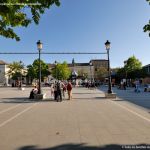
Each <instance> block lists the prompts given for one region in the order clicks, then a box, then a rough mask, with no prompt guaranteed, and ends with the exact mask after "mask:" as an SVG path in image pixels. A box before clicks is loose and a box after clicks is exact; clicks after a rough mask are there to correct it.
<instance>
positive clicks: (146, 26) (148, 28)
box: [143, 0, 150, 36]
mask: <svg viewBox="0 0 150 150" xmlns="http://www.w3.org/2000/svg"><path fill="white" fill-rule="evenodd" d="M146 1H147V2H148V3H149V5H150V0H146ZM143 30H144V32H148V33H149V36H150V21H149V22H148V24H146V25H145V26H144V27H143Z"/></svg>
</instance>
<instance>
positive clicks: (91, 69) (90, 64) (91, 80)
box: [90, 61, 92, 85]
mask: <svg viewBox="0 0 150 150" xmlns="http://www.w3.org/2000/svg"><path fill="white" fill-rule="evenodd" d="M90 76H91V85H92V62H91V61H90Z"/></svg>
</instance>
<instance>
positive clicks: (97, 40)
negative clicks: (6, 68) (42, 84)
mask: <svg viewBox="0 0 150 150" xmlns="http://www.w3.org/2000/svg"><path fill="white" fill-rule="evenodd" d="M149 19H150V6H149V5H148V3H147V2H146V0H144V1H143V0H61V6H60V7H56V6H52V7H51V9H49V10H47V11H46V12H45V14H44V15H42V16H41V20H40V23H39V25H35V24H34V23H32V24H31V25H29V26H28V28H22V27H18V28H16V29H15V31H16V32H17V34H18V35H19V36H20V37H21V41H20V42H16V41H15V40H12V39H6V38H4V37H2V36H1V37H0V41H1V42H0V43H1V48H0V52H37V47H36V42H37V41H38V40H39V39H40V40H41V41H42V42H43V50H42V51H43V52H105V51H106V50H105V45H104V43H105V42H106V40H109V41H110V42H111V49H110V59H111V67H121V66H123V61H124V60H126V59H128V58H129V57H130V56H132V55H134V56H135V57H136V58H138V59H139V60H140V61H141V62H142V64H143V65H146V64H150V50H149V48H150V38H149V37H148V34H147V33H144V32H143V26H144V25H145V24H146V23H147V22H148V21H149ZM36 58H38V55H0V60H4V61H6V62H8V63H11V62H13V61H20V60H22V61H23V62H24V64H26V65H28V64H32V62H33V61H34V60H35V59H36ZM73 58H74V59H75V62H89V60H90V59H107V57H106V55H42V59H43V60H44V61H45V62H46V63H53V62H54V61H55V60H57V61H59V62H63V61H64V60H65V61H67V62H69V63H70V62H71V61H72V59H73Z"/></svg>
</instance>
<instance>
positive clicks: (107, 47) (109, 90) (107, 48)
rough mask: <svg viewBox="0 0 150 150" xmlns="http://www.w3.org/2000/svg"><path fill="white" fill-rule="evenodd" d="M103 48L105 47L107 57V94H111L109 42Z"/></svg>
mask: <svg viewBox="0 0 150 150" xmlns="http://www.w3.org/2000/svg"><path fill="white" fill-rule="evenodd" d="M105 47H106V50H107V56H108V93H112V86H111V73H110V60H109V50H110V42H109V41H108V40H107V41H106V43H105Z"/></svg>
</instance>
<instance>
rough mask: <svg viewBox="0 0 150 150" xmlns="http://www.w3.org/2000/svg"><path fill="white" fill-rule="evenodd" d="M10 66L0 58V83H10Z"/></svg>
mask: <svg viewBox="0 0 150 150" xmlns="http://www.w3.org/2000/svg"><path fill="white" fill-rule="evenodd" d="M8 70H9V68H8V64H7V63H6V62H4V61H2V60H0V85H8V83H9V76H8V75H7V72H8Z"/></svg>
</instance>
